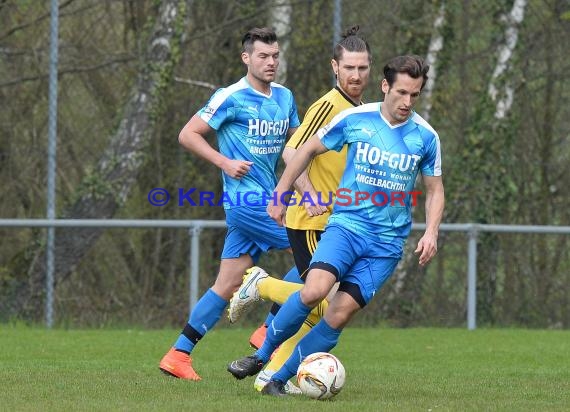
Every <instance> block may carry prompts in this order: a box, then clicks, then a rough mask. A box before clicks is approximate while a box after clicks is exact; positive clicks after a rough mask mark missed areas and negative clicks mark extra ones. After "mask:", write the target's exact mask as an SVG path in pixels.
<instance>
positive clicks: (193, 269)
mask: <svg viewBox="0 0 570 412" xmlns="http://www.w3.org/2000/svg"><path fill="white" fill-rule="evenodd" d="M189 232H190V262H189V264H188V267H189V268H190V273H189V276H190V282H189V285H190V290H189V298H188V313H190V312H192V309H194V306H196V303H197V302H198V278H199V276H200V232H202V226H201V225H200V224H194V225H192V226H191V227H190V230H189Z"/></svg>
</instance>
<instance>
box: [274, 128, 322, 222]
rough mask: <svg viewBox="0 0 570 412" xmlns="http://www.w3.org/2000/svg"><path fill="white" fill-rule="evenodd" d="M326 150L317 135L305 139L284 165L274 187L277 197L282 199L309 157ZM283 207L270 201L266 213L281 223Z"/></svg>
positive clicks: (283, 219)
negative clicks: (283, 169)
mask: <svg viewBox="0 0 570 412" xmlns="http://www.w3.org/2000/svg"><path fill="white" fill-rule="evenodd" d="M328 150H329V149H327V148H326V147H325V145H323V144H322V143H321V140H320V139H319V138H318V136H317V135H314V136H313V137H311V138H310V139H309V140H307V142H306V143H305V144H304V145H303V146H301V148H300V149H299V150H297V153H296V154H295V156H293V158H292V159H291V160H290V161H289V163H288V164H287V166H286V167H285V171H284V172H283V175H282V176H281V179H279V182H278V183H277V186H276V187H275V192H276V194H277V199H282V196H283V194H284V193H285V192H287V191H289V189H290V188H291V186H293V183H294V182H295V180H297V178H298V177H299V176H300V175H301V173H302V172H303V170H305V169H306V168H307V166H308V165H309V163H310V161H311V159H313V158H314V157H315V156H317V155H319V154H321V153H325V152H326V151H328ZM285 207H286V205H284V204H281V203H278V204H272V203H271V202H270V203H269V205H268V206H267V213H268V214H269V216H270V217H271V218H272V219H273V220H275V221H276V222H277V223H278V224H279V225H283V224H284V223H285Z"/></svg>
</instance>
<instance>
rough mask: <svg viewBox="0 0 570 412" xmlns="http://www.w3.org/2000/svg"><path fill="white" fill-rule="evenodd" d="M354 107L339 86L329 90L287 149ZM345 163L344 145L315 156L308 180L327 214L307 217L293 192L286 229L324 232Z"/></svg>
mask: <svg viewBox="0 0 570 412" xmlns="http://www.w3.org/2000/svg"><path fill="white" fill-rule="evenodd" d="M354 106H357V105H356V104H355V103H353V102H352V100H350V98H349V97H348V96H347V95H346V94H345V93H344V92H343V91H342V90H341V89H340V88H338V87H335V88H334V89H332V90H330V91H329V92H328V93H327V94H325V95H324V96H322V97H321V98H320V99H319V100H317V101H316V102H314V103H313V104H312V105H311V107H309V110H307V113H306V114H305V118H304V119H303V122H302V123H301V125H300V126H299V128H298V129H297V130H296V131H295V134H293V136H291V139H290V140H289V141H288V142H287V146H288V147H292V148H294V149H299V148H300V147H301V146H302V145H303V144H304V143H305V142H306V141H307V140H308V139H309V138H310V137H312V136H313V135H314V134H315V133H316V132H317V130H319V129H320V128H321V127H323V126H325V125H326V124H328V123H329V122H330V121H331V120H332V118H333V117H334V116H336V115H337V114H338V113H340V112H341V111H343V110H345V109H348V108H351V107H354ZM345 164H346V146H344V147H343V148H342V150H341V151H340V152H335V151H334V150H330V151H328V152H326V153H323V154H321V155H318V156H315V157H314V158H313V160H311V162H310V163H309V165H308V167H307V173H308V175H309V180H310V181H311V183H312V184H313V186H314V188H315V190H316V192H317V193H318V194H320V199H319V202H321V203H322V204H328V205H329V206H328V208H329V212H327V213H325V214H323V215H320V216H313V217H310V216H308V215H307V212H306V210H305V206H304V205H303V204H299V203H300V200H301V199H302V195H303V194H302V193H298V192H297V191H296V192H295V200H296V204H291V205H290V206H288V207H287V215H286V217H285V220H286V226H287V227H288V228H290V229H297V230H324V228H325V225H326V224H327V220H328V219H329V216H330V210H331V209H332V205H333V203H334V200H335V198H336V196H335V192H336V190H337V188H338V185H339V182H340V178H341V177H342V173H343V172H344V167H345Z"/></svg>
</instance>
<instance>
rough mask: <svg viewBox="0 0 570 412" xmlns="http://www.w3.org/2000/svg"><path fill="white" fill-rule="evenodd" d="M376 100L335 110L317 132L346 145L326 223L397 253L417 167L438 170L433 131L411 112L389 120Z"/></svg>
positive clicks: (329, 142) (326, 141)
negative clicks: (396, 121)
mask: <svg viewBox="0 0 570 412" xmlns="http://www.w3.org/2000/svg"><path fill="white" fill-rule="evenodd" d="M380 107H381V103H369V104H365V105H362V106H358V107H355V108H351V109H347V110H345V111H343V112H341V113H339V114H338V115H337V116H336V117H335V118H333V120H332V121H331V123H330V124H328V125H327V126H325V127H323V128H322V129H320V130H319V131H318V132H317V135H318V137H319V138H320V139H321V142H322V143H323V145H324V146H326V147H327V148H328V149H332V150H336V151H339V150H341V149H342V147H343V146H344V145H347V147H348V153H347V162H346V168H345V170H344V174H343V176H342V179H341V181H340V185H339V189H338V190H337V198H336V201H335V204H334V208H333V214H332V215H331V217H330V218H329V221H328V224H329V225H330V224H336V225H339V226H342V227H345V228H347V229H348V230H350V231H352V232H354V233H358V234H362V235H365V236H370V237H373V238H374V239H380V240H381V241H383V242H385V243H386V244H387V245H391V247H393V248H394V253H396V254H397V253H399V251H400V252H401V250H402V248H403V244H404V242H405V240H406V238H407V237H408V234H409V232H410V229H411V224H412V217H411V206H412V203H413V201H414V196H416V199H417V198H418V196H419V192H414V193H412V192H413V191H414V184H415V181H416V177H417V175H418V172H421V173H422V174H423V175H426V176H440V175H441V151H440V144H439V137H438V135H437V133H436V132H435V130H434V129H433V128H432V127H431V126H430V125H429V124H428V123H427V122H426V121H425V120H424V119H423V118H422V117H421V116H419V115H418V114H417V113H415V112H414V113H413V114H412V116H410V117H409V118H408V120H407V121H406V122H404V123H401V124H398V125H396V126H392V125H390V123H389V122H388V121H386V119H384V117H383V116H382V114H381V113H380Z"/></svg>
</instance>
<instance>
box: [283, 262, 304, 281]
mask: <svg viewBox="0 0 570 412" xmlns="http://www.w3.org/2000/svg"><path fill="white" fill-rule="evenodd" d="M283 280H286V281H287V282H293V283H305V282H303V280H302V279H301V276H299V271H298V270H297V266H293V267H292V268H291V269H289V272H287V273H286V274H285V276H283Z"/></svg>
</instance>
